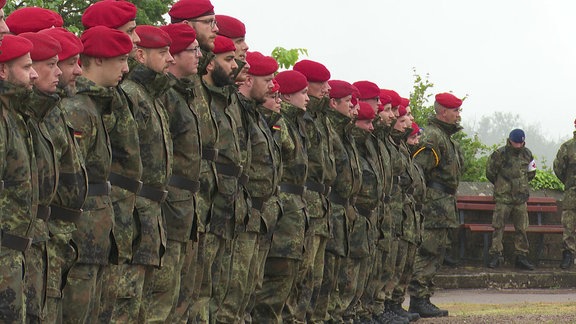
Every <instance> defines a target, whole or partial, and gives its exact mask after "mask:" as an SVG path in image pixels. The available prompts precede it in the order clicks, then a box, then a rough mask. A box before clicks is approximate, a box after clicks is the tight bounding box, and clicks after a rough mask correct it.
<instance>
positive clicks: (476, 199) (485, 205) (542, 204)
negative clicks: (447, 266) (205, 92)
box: [456, 196, 564, 264]
mask: <svg viewBox="0 0 576 324" xmlns="http://www.w3.org/2000/svg"><path fill="white" fill-rule="evenodd" d="M456 198H457V202H456V206H457V208H458V214H459V218H460V219H459V220H460V228H461V231H460V257H461V258H463V257H464V256H465V254H466V234H467V232H470V233H482V234H483V236H484V245H483V250H482V256H483V260H484V263H485V264H487V263H488V259H489V255H488V251H489V249H490V244H491V237H492V232H493V231H494V228H493V227H492V224H491V223H492V218H491V216H492V215H491V214H490V222H489V223H479V224H478V223H470V222H467V221H466V219H465V216H466V211H486V212H493V211H494V208H495V206H496V203H495V202H494V197H492V196H457V197H456ZM527 209H528V213H536V216H537V223H536V224H530V225H529V226H528V229H527V230H526V231H527V232H528V233H536V234H540V237H539V241H538V244H537V255H538V258H539V259H540V257H541V256H542V251H543V250H544V234H562V233H563V231H564V228H563V226H562V224H543V216H544V214H546V213H556V212H558V206H557V203H556V199H555V198H552V197H530V199H528V205H527ZM504 232H514V226H513V225H506V227H505V228H504Z"/></svg>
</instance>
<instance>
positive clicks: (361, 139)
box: [347, 128, 386, 318]
mask: <svg viewBox="0 0 576 324" xmlns="http://www.w3.org/2000/svg"><path fill="white" fill-rule="evenodd" d="M352 135H353V136H354V140H355V142H356V144H357V148H358V158H359V160H360V166H361V168H362V187H360V192H359V193H358V196H357V199H356V204H355V207H356V210H357V211H358V215H359V217H360V216H361V217H364V218H365V219H366V220H367V225H368V227H367V232H366V239H365V240H361V237H356V238H354V240H353V241H355V242H357V243H356V244H359V243H362V244H365V245H366V246H363V247H362V249H363V251H368V253H369V254H368V255H367V257H365V258H362V263H361V266H360V270H359V271H360V272H359V275H358V283H357V292H356V296H355V297H354V300H353V301H352V303H351V304H350V306H348V310H347V313H348V314H353V313H354V312H355V313H356V314H358V315H361V316H362V317H366V318H367V317H369V314H370V310H369V309H368V308H367V307H365V305H363V304H362V302H361V297H362V296H363V295H364V294H365V292H367V291H368V290H366V289H367V285H368V282H369V279H370V275H371V273H372V267H373V265H374V264H375V261H376V246H377V242H378V238H379V236H380V235H379V227H378V216H379V215H378V212H379V207H380V206H381V204H382V202H383V200H384V189H385V188H384V183H385V181H386V180H385V178H384V172H383V168H382V163H381V158H380V151H379V149H378V142H377V139H376V137H374V135H373V134H372V133H370V132H367V131H364V130H362V129H360V128H354V129H353V130H352ZM357 233H358V234H361V233H362V231H358V232H357ZM362 301H363V300H362ZM366 306H367V305H366Z"/></svg>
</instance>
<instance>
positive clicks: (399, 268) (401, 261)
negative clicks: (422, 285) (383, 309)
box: [390, 240, 418, 305]
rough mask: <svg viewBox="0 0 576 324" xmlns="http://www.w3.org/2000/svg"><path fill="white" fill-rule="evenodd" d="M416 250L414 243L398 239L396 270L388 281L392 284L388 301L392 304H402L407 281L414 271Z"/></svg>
mask: <svg viewBox="0 0 576 324" xmlns="http://www.w3.org/2000/svg"><path fill="white" fill-rule="evenodd" d="M417 251H418V246H417V245H416V244H414V243H412V242H408V241H404V240H401V241H400V244H399V246H398V256H397V257H396V271H394V278H393V280H391V281H390V282H391V283H392V284H393V287H392V295H391V296H390V301H391V302H392V303H394V304H400V305H402V303H403V302H404V295H406V289H407V288H408V283H409V282H410V280H411V279H412V274H413V273H414V262H415V261H416V252H417Z"/></svg>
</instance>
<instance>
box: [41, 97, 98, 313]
mask: <svg viewBox="0 0 576 324" xmlns="http://www.w3.org/2000/svg"><path fill="white" fill-rule="evenodd" d="M61 93H62V94H63V93H64V92H63V91H61ZM62 94H61V95H62ZM44 123H45V125H46V128H47V129H48V132H49V133H50V137H51V138H52V140H53V143H54V149H55V154H56V160H57V161H58V187H57V192H56V195H55V196H54V199H53V200H52V203H51V204H50V209H51V213H50V219H49V220H48V230H49V232H50V240H48V241H47V242H46V249H47V251H48V270H47V271H48V274H47V283H46V319H45V322H47V323H61V322H62V289H63V287H64V285H65V284H66V276H67V274H68V271H70V269H71V268H72V265H73V264H74V262H76V259H77V257H78V253H77V249H76V245H75V244H74V243H73V242H72V232H74V231H75V230H76V225H75V222H77V221H78V219H79V217H81V216H82V207H83V206H84V202H85V201H86V197H87V194H88V176H87V173H86V168H85V167H84V160H83V158H82V156H81V154H80V148H79V147H78V143H76V140H75V139H74V130H73V129H72V127H71V126H70V124H69V123H68V121H67V117H66V116H65V114H64V112H63V111H62V108H61V106H60V105H58V106H56V108H55V109H52V110H51V111H50V112H49V113H48V115H47V116H46V118H45V121H44Z"/></svg>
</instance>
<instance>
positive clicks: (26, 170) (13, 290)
mask: <svg viewBox="0 0 576 324" xmlns="http://www.w3.org/2000/svg"><path fill="white" fill-rule="evenodd" d="M4 4H5V2H4V3H0V5H2V7H3V5H4ZM2 12H3V11H2ZM31 50H32V43H31V42H30V41H29V40H27V39H25V38H23V37H19V36H12V35H6V36H4V37H3V40H2V45H1V46H0V80H1V82H0V85H1V87H2V89H1V93H2V95H1V96H0V99H1V100H0V103H1V106H0V109H1V112H2V117H3V118H2V121H1V125H2V128H3V130H2V134H1V136H2V138H1V141H0V142H1V143H2V145H1V149H2V151H1V153H2V160H1V161H2V162H1V164H0V166H1V167H2V169H1V171H2V185H3V190H2V192H0V197H1V200H0V201H2V203H0V214H1V215H2V222H1V224H2V250H1V254H0V256H1V258H0V263H1V264H2V279H1V280H0V296H1V297H0V320H1V321H3V322H7V323H24V322H25V319H26V305H25V302H24V301H25V295H24V289H25V285H24V280H23V278H24V274H25V273H26V271H25V270H26V265H25V259H24V253H26V251H27V250H28V249H29V248H30V245H31V244H32V235H33V233H32V225H33V224H34V219H35V216H36V210H37V204H38V175H37V174H36V170H37V167H36V159H35V156H34V147H33V144H32V137H31V134H30V130H29V129H28V126H27V125H26V122H25V120H24V116H22V115H21V114H20V113H19V111H21V110H23V109H24V106H23V105H24V101H25V100H26V99H27V98H28V97H29V96H30V93H31V90H32V84H33V82H34V80H35V79H36V78H37V77H38V74H36V71H35V70H34V69H33V68H32V59H31V58H30V51H31Z"/></svg>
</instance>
